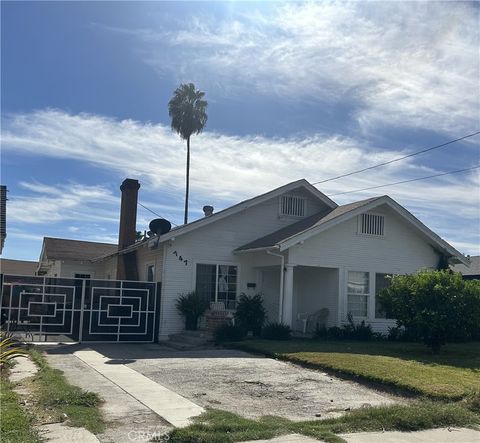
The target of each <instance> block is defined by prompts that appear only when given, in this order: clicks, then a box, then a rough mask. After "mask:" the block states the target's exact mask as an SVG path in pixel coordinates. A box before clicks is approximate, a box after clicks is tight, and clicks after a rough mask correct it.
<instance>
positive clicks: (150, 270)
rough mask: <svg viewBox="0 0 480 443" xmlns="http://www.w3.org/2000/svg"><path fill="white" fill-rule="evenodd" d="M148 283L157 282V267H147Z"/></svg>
mask: <svg viewBox="0 0 480 443" xmlns="http://www.w3.org/2000/svg"><path fill="white" fill-rule="evenodd" d="M147 281H155V265H147Z"/></svg>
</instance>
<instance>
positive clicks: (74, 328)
mask: <svg viewBox="0 0 480 443" xmlns="http://www.w3.org/2000/svg"><path fill="white" fill-rule="evenodd" d="M0 277H1V293H0V294H1V302H0V317H1V324H2V329H4V330H6V331H9V332H14V333H16V334H17V335H20V336H23V337H24V338H26V339H31V340H32V341H34V340H37V341H42V340H43V341H73V342H99V341H100V342H153V341H156V338H157V335H158V320H159V310H160V300H159V299H160V283H154V282H144V281H127V280H97V279H80V278H63V277H46V276H42V277H37V276H19V275H0Z"/></svg>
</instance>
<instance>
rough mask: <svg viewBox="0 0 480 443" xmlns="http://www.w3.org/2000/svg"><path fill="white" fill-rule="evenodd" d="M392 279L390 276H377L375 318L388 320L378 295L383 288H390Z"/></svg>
mask: <svg viewBox="0 0 480 443" xmlns="http://www.w3.org/2000/svg"><path fill="white" fill-rule="evenodd" d="M390 277H391V275H390V274H375V318H388V317H387V315H386V314H385V311H384V310H383V309H382V305H381V304H380V302H379V300H378V299H377V295H378V293H379V292H380V291H381V290H382V289H383V288H387V287H388V286H390V283H391V280H390Z"/></svg>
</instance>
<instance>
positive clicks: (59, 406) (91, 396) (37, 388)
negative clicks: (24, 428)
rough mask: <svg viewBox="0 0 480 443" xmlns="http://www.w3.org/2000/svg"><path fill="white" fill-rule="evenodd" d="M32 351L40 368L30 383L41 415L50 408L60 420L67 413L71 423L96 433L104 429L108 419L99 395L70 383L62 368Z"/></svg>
mask: <svg viewBox="0 0 480 443" xmlns="http://www.w3.org/2000/svg"><path fill="white" fill-rule="evenodd" d="M30 355H31V357H32V359H33V361H34V362H35V363H36V364H37V366H38V368H39V371H38V372H37V374H36V375H35V376H34V378H33V381H32V383H31V385H30V386H31V390H32V392H33V393H34V395H35V397H36V401H37V402H38V403H37V408H36V413H37V416H41V415H42V413H45V412H46V413H47V414H48V415H49V416H50V417H53V418H54V421H57V422H60V421H63V420H64V414H66V416H67V417H68V418H67V420H68V423H67V424H68V425H69V426H77V427H82V428H85V429H88V430H89V431H90V432H93V433H94V434H97V433H100V432H102V431H103V430H104V429H105V423H104V421H103V418H102V414H101V412H100V399H99V397H98V395H97V394H95V393H93V392H87V391H84V390H83V389H81V388H79V387H78V386H73V385H71V384H69V383H68V382H67V380H66V379H65V376H64V375H63V373H62V371H59V370H58V369H53V368H52V367H50V366H49V365H48V363H47V361H46V360H45V358H44V357H43V355H42V354H41V353H40V352H38V351H36V350H35V349H33V350H31V351H30Z"/></svg>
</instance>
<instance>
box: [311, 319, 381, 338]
mask: <svg viewBox="0 0 480 443" xmlns="http://www.w3.org/2000/svg"><path fill="white" fill-rule="evenodd" d="M347 319H348V324H346V325H343V326H342V327H341V328H339V327H338V326H332V327H331V328H326V327H325V326H322V327H317V329H316V330H315V335H314V337H315V338H324V339H330V340H337V339H346V340H371V339H373V338H378V339H379V338H380V335H381V334H374V332H373V331H372V327H371V326H370V325H367V324H365V321H364V320H362V322H361V323H358V324H355V322H354V321H353V317H352V316H351V314H349V315H348V317H347Z"/></svg>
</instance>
